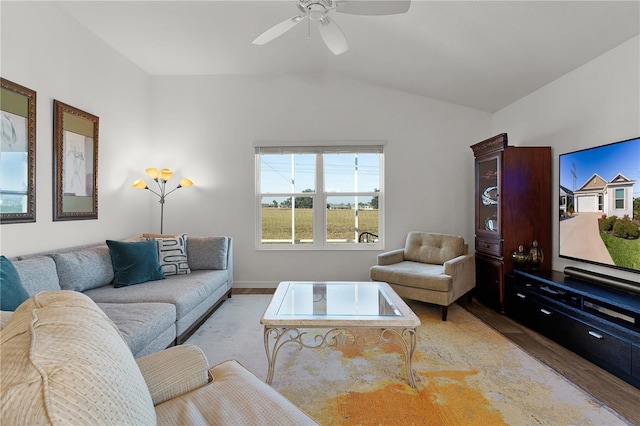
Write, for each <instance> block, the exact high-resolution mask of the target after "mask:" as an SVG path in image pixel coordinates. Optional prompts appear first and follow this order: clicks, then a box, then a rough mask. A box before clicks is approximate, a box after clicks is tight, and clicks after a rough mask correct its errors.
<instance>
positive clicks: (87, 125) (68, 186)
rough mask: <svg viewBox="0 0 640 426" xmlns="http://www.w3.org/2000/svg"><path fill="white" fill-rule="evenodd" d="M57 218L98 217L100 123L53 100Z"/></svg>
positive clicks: (55, 207) (55, 213)
mask: <svg viewBox="0 0 640 426" xmlns="http://www.w3.org/2000/svg"><path fill="white" fill-rule="evenodd" d="M53 113H54V121H53V144H54V147H53V150H54V154H55V155H54V157H53V173H54V176H53V186H54V189H53V191H54V194H53V195H54V197H53V204H54V205H53V220H54V221H60V220H81V219H97V218H98V122H99V119H98V117H96V116H95V115H93V114H89V113H88V112H85V111H82V110H79V109H78V108H74V107H72V106H70V105H67V104H65V103H62V102H60V101H58V100H54V101H53Z"/></svg>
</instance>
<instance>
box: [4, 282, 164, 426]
mask: <svg viewBox="0 0 640 426" xmlns="http://www.w3.org/2000/svg"><path fill="white" fill-rule="evenodd" d="M1 346H2V363H0V374H1V377H2V383H1V389H2V392H1V393H0V395H2V397H1V399H2V403H1V404H0V405H1V413H0V418H2V422H3V424H8V425H9V424H53V425H57V424H154V423H155V421H156V415H155V411H154V408H153V403H152V401H151V396H150V395H149V390H148V389H147V386H146V383H145V381H144V379H143V377H142V375H141V374H140V370H139V369H138V366H137V364H136V362H135V360H134V358H133V355H132V354H131V351H130V350H129V348H128V346H127V345H126V343H125V342H124V340H122V337H121V336H120V333H119V332H118V329H117V328H116V326H115V325H114V324H113V322H111V321H110V320H109V319H108V318H107V317H106V315H105V314H104V313H103V312H102V311H101V310H100V308H98V307H97V306H96V304H95V303H94V302H93V301H92V300H91V299H89V298H88V297H87V296H85V295H83V294H82V293H78V292H75V291H70V290H58V291H46V292H41V293H38V294H37V295H35V296H33V297H31V298H30V299H27V300H26V301H25V302H24V303H22V305H20V306H19V307H18V309H16V312H15V313H14V314H13V315H12V316H11V318H10V319H9V322H8V324H7V325H6V327H5V328H4V329H3V330H2V337H1Z"/></svg>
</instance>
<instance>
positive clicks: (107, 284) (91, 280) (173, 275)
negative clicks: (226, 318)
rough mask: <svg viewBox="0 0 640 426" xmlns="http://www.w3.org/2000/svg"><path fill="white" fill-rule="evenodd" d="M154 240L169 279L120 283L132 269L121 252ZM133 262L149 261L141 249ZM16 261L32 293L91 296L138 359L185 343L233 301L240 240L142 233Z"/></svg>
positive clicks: (136, 253) (30, 256)
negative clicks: (116, 253) (235, 248)
mask: <svg viewBox="0 0 640 426" xmlns="http://www.w3.org/2000/svg"><path fill="white" fill-rule="evenodd" d="M152 240H153V243H157V246H155V247H157V250H158V251H159V258H160V266H161V268H162V270H163V271H164V273H163V274H162V275H164V279H154V280H151V281H145V278H144V276H143V278H142V281H143V282H138V283H135V284H133V285H122V286H116V285H114V283H117V282H118V277H119V276H122V274H125V275H126V273H128V272H130V271H129V270H127V269H126V267H127V266H128V265H126V264H125V265H124V267H122V265H116V264H114V262H113V260H114V259H116V263H121V262H120V260H119V259H120V258H121V257H122V256H121V257H120V258H118V257H116V258H114V257H113V255H114V247H115V246H117V247H118V248H119V249H120V248H122V247H124V248H125V249H127V250H128V249H130V248H133V249H134V250H138V248H139V247H141V246H144V245H145V242H148V241H152ZM107 243H109V244H111V245H108V244H107ZM138 243H142V244H138ZM126 257H127V256H126V253H125V255H124V258H126ZM132 257H133V258H134V259H133V263H135V264H139V263H141V262H142V261H143V260H144V256H142V255H140V254H139V253H138V252H134V253H133V255H132ZM10 260H11V263H12V264H13V266H14V267H15V269H16V270H17V272H18V275H19V277H20V280H21V282H22V286H23V287H24V288H25V289H26V291H27V293H28V295H29V296H33V295H35V294H36V293H38V292H41V291H45V290H73V291H78V292H81V293H83V294H85V295H86V296H88V297H89V298H91V299H92V300H93V301H94V302H96V303H97V305H98V306H99V307H100V309H102V310H103V311H104V313H105V314H106V315H107V317H108V318H109V319H111V320H112V321H113V322H114V323H115V325H116V326H117V328H118V329H119V330H120V333H121V334H122V336H123V338H124V340H125V342H126V343H127V344H128V345H129V347H130V349H131V352H132V353H133V355H134V357H135V358H139V357H142V356H144V355H148V354H151V353H154V352H158V351H160V350H162V349H165V348H167V347H169V346H172V345H175V344H181V343H183V342H184V341H185V340H186V339H187V338H188V337H189V336H190V335H191V334H192V333H193V332H194V331H195V330H196V329H197V328H198V327H199V326H200V324H202V323H203V322H204V321H205V320H206V319H207V318H208V316H209V315H210V314H211V313H212V312H213V311H214V310H215V309H216V307H217V306H218V305H219V304H221V303H222V302H223V301H224V300H225V299H226V298H227V297H231V288H232V286H233V246H232V239H231V238H229V237H224V236H212V237H198V236H187V235H184V234H182V235H177V236H176V235H153V234H142V235H138V236H135V237H132V238H129V239H127V240H124V241H117V242H116V241H108V242H102V243H97V244H91V245H84V246H76V247H69V248H64V249H58V250H54V251H50V252H43V253H36V254H30V255H25V256H17V257H14V258H11V259H10ZM125 261H126V259H125ZM125 263H126V262H125ZM118 267H121V268H120V270H119V269H118ZM138 278H139V277H138ZM138 281H139V280H138ZM125 284H127V283H125Z"/></svg>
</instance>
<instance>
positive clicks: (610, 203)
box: [573, 173, 636, 218]
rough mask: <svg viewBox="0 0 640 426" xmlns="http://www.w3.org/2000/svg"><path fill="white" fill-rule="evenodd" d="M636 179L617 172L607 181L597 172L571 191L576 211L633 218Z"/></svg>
mask: <svg viewBox="0 0 640 426" xmlns="http://www.w3.org/2000/svg"><path fill="white" fill-rule="evenodd" d="M635 183H636V181H634V180H631V179H629V178H628V177H626V176H625V175H623V174H622V173H618V174H617V175H616V176H615V177H614V178H613V179H611V180H610V181H609V182H607V181H606V180H605V179H603V178H602V177H601V176H599V175H598V174H597V173H594V174H593V175H591V177H590V178H589V179H587V181H586V182H585V183H584V184H583V185H582V186H581V187H580V188H579V189H577V190H575V191H573V198H574V208H575V211H576V213H585V212H593V213H604V214H606V215H607V216H618V217H624V216H625V215H628V216H629V217H630V218H633V185H634V184H635Z"/></svg>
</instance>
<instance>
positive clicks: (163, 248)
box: [155, 234, 191, 276]
mask: <svg viewBox="0 0 640 426" xmlns="http://www.w3.org/2000/svg"><path fill="white" fill-rule="evenodd" d="M155 240H156V241H157V242H158V261H159V262H160V267H161V269H162V272H164V275H165V276H167V275H185V274H190V273H191V269H189V263H188V262H187V234H181V235H176V236H175V237H170V238H169V237H164V238H155Z"/></svg>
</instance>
